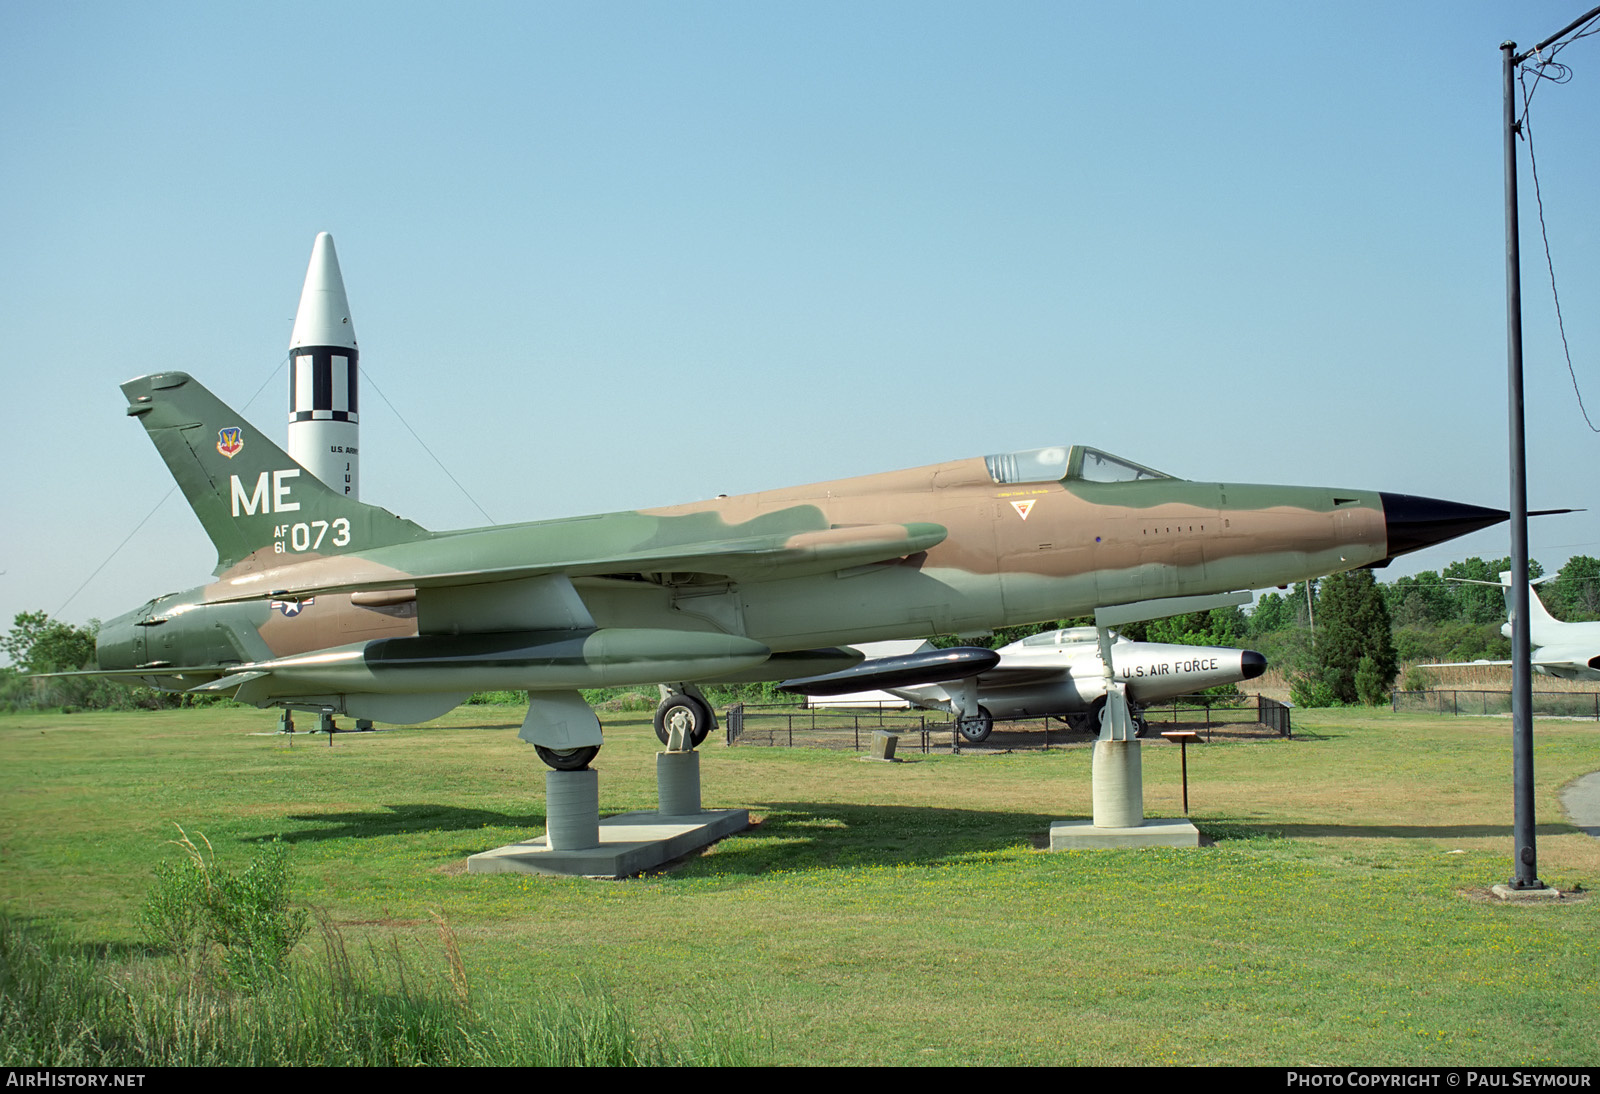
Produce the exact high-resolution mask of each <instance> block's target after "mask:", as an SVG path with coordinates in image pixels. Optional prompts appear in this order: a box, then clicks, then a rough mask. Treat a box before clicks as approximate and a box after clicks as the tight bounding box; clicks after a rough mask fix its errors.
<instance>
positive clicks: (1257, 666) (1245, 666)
mask: <svg viewBox="0 0 1600 1094" xmlns="http://www.w3.org/2000/svg"><path fill="white" fill-rule="evenodd" d="M1239 671H1240V672H1242V673H1244V678H1245V679H1246V680H1254V679H1255V678H1256V677H1257V676H1260V675H1261V674H1262V673H1263V672H1266V671H1267V659H1266V658H1265V657H1262V656H1261V655H1260V654H1259V653H1257V652H1256V651H1255V650H1243V651H1241V652H1240V654H1239Z"/></svg>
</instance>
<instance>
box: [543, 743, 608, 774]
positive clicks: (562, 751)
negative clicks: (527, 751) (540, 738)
mask: <svg viewBox="0 0 1600 1094" xmlns="http://www.w3.org/2000/svg"><path fill="white" fill-rule="evenodd" d="M533 750H534V751H535V752H537V753H538V754H539V759H541V760H543V761H544V762H545V763H547V764H549V765H550V766H551V767H553V768H555V769H556V770H557V771H582V770H583V769H584V768H586V767H588V766H589V763H590V761H591V760H593V759H594V758H595V757H596V756H598V755H599V754H600V746H599V745H586V746H585V747H583V748H546V747H545V746H544V745H534V746H533Z"/></svg>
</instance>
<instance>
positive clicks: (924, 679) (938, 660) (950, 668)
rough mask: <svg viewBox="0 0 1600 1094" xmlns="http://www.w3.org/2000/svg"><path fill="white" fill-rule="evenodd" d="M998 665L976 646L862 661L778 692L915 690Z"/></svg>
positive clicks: (791, 683) (993, 656)
mask: <svg viewBox="0 0 1600 1094" xmlns="http://www.w3.org/2000/svg"><path fill="white" fill-rule="evenodd" d="M999 663H1000V655H999V654H998V653H996V652H995V651H994V650H986V649H983V648H982V647H979V646H957V647H956V648H954V649H948V650H923V651H921V652H920V653H908V654H905V655H903V656H900V657H880V658H875V659H874V660H871V661H863V662H862V663H861V664H859V665H857V666H856V667H855V668H851V669H845V670H844V671H842V672H830V673H828V674H826V675H824V676H809V677H803V678H800V679H797V680H785V681H784V682H783V683H781V684H779V685H778V690H779V691H787V692H791V693H794V694H798V695H847V694H849V693H851V692H855V691H871V690H874V689H884V688H914V687H919V686H921V685H923V684H939V683H943V682H945V681H947V680H965V679H966V678H967V677H969V676H977V675H978V674H980V673H983V672H987V671H989V670H990V669H992V668H994V667H995V666H996V665H998V664H999Z"/></svg>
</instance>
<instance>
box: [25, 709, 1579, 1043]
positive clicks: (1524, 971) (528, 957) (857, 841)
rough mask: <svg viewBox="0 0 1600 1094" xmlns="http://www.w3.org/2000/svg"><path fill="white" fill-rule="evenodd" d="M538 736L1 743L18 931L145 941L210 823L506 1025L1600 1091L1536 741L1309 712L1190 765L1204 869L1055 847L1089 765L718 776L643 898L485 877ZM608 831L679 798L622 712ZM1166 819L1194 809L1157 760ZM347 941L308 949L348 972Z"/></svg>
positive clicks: (60, 737) (377, 942)
mask: <svg viewBox="0 0 1600 1094" xmlns="http://www.w3.org/2000/svg"><path fill="white" fill-rule="evenodd" d="M521 714H522V712H521V710H519V709H514V708H496V707H471V708H464V709H461V710H458V711H456V712H454V713H453V714H452V715H450V716H449V717H447V718H445V719H443V720H441V722H440V723H438V724H435V725H433V726H430V727H428V728H423V729H396V730H389V731H384V732H380V733H375V734H349V735H343V736H339V737H336V738H335V739H334V742H333V745H332V747H329V746H328V744H327V743H326V738H315V737H311V736H308V735H301V736H300V737H299V738H297V739H295V740H294V741H293V743H292V744H291V743H290V742H289V741H287V740H286V739H285V738H281V737H279V736H276V735H274V734H272V733H271V731H272V730H273V729H274V728H275V726H276V719H275V715H274V714H273V713H270V712H263V711H254V710H240V709H221V708H218V709H208V710H186V711H175V712H168V713H145V714H99V713H96V714H77V715H61V716H35V715H27V716H5V717H3V718H0V750H3V751H0V907H3V909H4V911H5V912H6V913H7V914H9V915H10V916H11V917H12V918H13V920H16V921H19V922H22V923H25V924H30V925H33V926H37V927H40V928H43V929H50V930H54V931H56V932H58V933H59V934H61V935H64V936H65V937H66V938H68V939H72V940H76V941H81V942H93V943H111V944H113V945H114V946H117V947H118V948H121V947H123V946H125V945H127V944H137V943H138V942H139V941H140V939H141V935H140V931H139V926H138V913H139V908H140V906H141V903H142V902H143V900H144V897H145V894H146V893H147V891H148V889H149V886H150V882H151V877H152V870H153V868H154V866H155V865H156V863H158V862H159V861H161V860H162V859H164V858H168V857H174V856H176V855H177V854H178V853H179V852H178V849H177V848H176V847H174V846H172V845H171V843H170V842H169V841H170V840H173V839H175V838H176V837H177V836H178V829H177V827H175V826H178V825H181V826H182V827H183V829H184V830H185V831H186V832H187V833H188V834H189V836H190V837H191V838H193V839H194V840H195V841H196V842H197V843H199V842H200V837H201V836H202V835H203V836H204V837H205V838H206V839H207V840H209V842H210V844H211V845H212V846H213V847H214V848H215V850H216V854H217V856H218V857H219V858H220V859H222V860H223V861H225V862H228V863H237V864H241V865H242V864H243V863H244V862H246V861H248V859H249V858H250V856H251V855H252V853H253V851H254V849H255V848H256V847H258V846H259V844H260V843H261V841H264V840H270V839H272V838H274V837H276V838H280V839H282V840H285V841H287V842H289V843H291V844H292V845H293V848H294V849H293V860H294V863H295V866H296V869H297V873H298V893H297V896H298V899H299V900H300V902H302V903H304V904H306V905H308V906H311V907H313V908H315V909H320V911H321V913H322V914H323V915H324V917H325V918H326V919H327V920H328V921H330V922H331V923H332V924H333V925H334V926H335V927H336V928H337V929H338V931H339V933H340V934H341V935H342V936H343V937H344V940H345V943H346V946H347V948H348V949H349V950H350V951H351V952H352V953H354V954H358V955H359V954H362V953H368V954H380V953H384V952H393V950H395V949H396V948H398V949H399V950H401V951H402V952H404V953H406V954H408V955H410V959H412V960H414V961H415V962H416V963H417V964H418V965H419V966H439V965H440V964H441V963H442V962H443V960H444V957H443V955H442V952H441V947H440V943H439V935H438V932H437V928H436V925H435V922H434V919H433V918H432V917H433V915H434V914H435V913H437V914H438V915H441V916H443V917H444V918H445V920H447V922H448V923H449V925H450V926H451V927H452V928H453V929H454V931H455V933H456V936H457V938H458V939H459V941H460V945H461V950H462V953H463V955H464V958H465V962H466V967H467V970H468V973H469V974H470V976H471V978H472V984H473V993H474V1005H475V1006H476V1007H478V1008H479V1009H480V1011H482V1012H484V1013H486V1014H490V1015H492V1014H493V1012H494V1010H495V1008H496V1007H502V1006H504V1007H510V1006H512V1005H514V1004H517V1003H519V1002H521V1001H524V1000H527V999H531V998H534V997H535V996H538V995H540V994H542V993H543V992H545V991H547V990H548V989H551V988H555V989H556V990H560V989H561V988H562V987H563V986H565V985H571V987H572V990H573V991H574V992H584V991H587V992H593V991H602V992H606V993H608V994H610V995H611V996H612V997H613V998H615V999H617V1000H619V1001H620V1002H621V1003H622V1004H623V1005H624V1006H625V1007H626V1008H627V1010H628V1011H629V1012H630V1013H631V1014H632V1015H633V1016H634V1018H635V1019H636V1020H637V1021H638V1022H640V1023H643V1024H648V1025H649V1026H651V1027H652V1028H658V1029H662V1030H666V1031H671V1032H686V1031H688V1030H690V1029H691V1027H694V1028H720V1029H732V1030H755V1031H757V1033H758V1035H759V1037H760V1039H761V1041H762V1042H763V1043H764V1044H765V1045H766V1049H765V1051H766V1054H767V1055H766V1059H767V1060H768V1061H769V1062H772V1063H817V1064H825V1063H831V1064H837V1063H919V1062H926V1063H939V1064H949V1063H1083V1064H1124V1063H1181V1064H1192V1063H1243V1064H1319V1063H1320V1064H1380V1063H1382V1064H1435V1065H1443V1064H1497V1065H1510V1064H1522V1063H1552V1064H1568V1065H1578V1064H1583V1065H1595V1064H1597V1063H1600V901H1597V900H1594V899H1586V896H1587V894H1582V893H1580V894H1579V896H1578V897H1577V898H1576V899H1570V900H1566V901H1562V902H1560V903H1559V904H1557V905H1553V906H1551V905H1543V906H1532V907H1530V906H1520V905H1519V906H1509V905H1505V904H1502V903H1500V902H1498V901H1495V900H1492V899H1488V898H1486V897H1485V896H1484V891H1485V890H1486V889H1487V887H1488V886H1490V885H1492V884H1494V883H1495V882H1498V881H1503V880H1506V879H1507V878H1509V877H1510V875H1511V873H1512V866H1511V815H1512V813H1511V797H1510V795H1511V749H1510V725H1509V720H1508V719H1505V718H1452V717H1447V716H1435V715H1417V716H1412V715H1402V716H1395V715H1392V714H1390V713H1388V712H1387V711H1378V712H1368V711H1358V710H1331V711H1296V712H1295V718H1296V728H1297V731H1298V734H1299V735H1298V736H1297V738H1296V739H1295V740H1292V741H1277V740H1273V741H1260V742H1230V743H1215V744H1210V745H1202V746H1197V747H1191V748H1190V750H1189V774H1190V804H1191V816H1192V817H1193V819H1194V820H1195V822H1196V823H1197V824H1198V825H1199V827H1200V828H1201V830H1202V832H1204V833H1205V834H1206V835H1207V836H1209V837H1211V838H1212V839H1214V840H1215V843H1214V845H1212V846H1208V847H1206V848H1203V849H1200V850H1196V851H1168V850H1146V851H1109V852H1086V851H1081V852H1069V853H1059V854H1051V853H1048V852H1045V851H1041V850H1039V849H1038V847H1039V845H1040V843H1041V841H1042V839H1043V837H1044V834H1045V832H1046V830H1047V828H1048V826H1049V824H1050V822H1051V821H1052V820H1054V819H1060V818H1073V817H1085V816H1088V815H1089V811H1090V782H1089V761H1090V752H1089V750H1088V749H1087V748H1083V747H1079V748H1068V749H1062V750H1055V751H1050V752H1047V753H1027V754H1022V753H1018V754H1009V755H999V756H977V755H964V756H922V755H916V754H913V755H910V756H908V757H907V758H906V762H902V763H896V764H892V765H891V764H880V763H872V762H869V761H864V760H862V759H860V758H858V757H856V756H854V755H852V754H848V753H840V752H830V751H823V750H803V749H794V750H789V749H768V748H734V749H729V748H726V747H724V746H722V745H720V744H716V743H712V744H708V745H707V746H705V747H704V748H703V750H702V751H703V753H704V757H703V761H702V773H703V784H704V795H703V796H704V800H705V802H706V804H707V806H714V807H744V808H748V809H749V810H750V811H751V813H752V816H753V818H755V819H756V820H757V821H758V824H757V826H756V827H754V828H753V829H752V830H750V831H749V832H747V833H745V834H743V835H740V836H737V837H735V838H731V839H728V840H725V841H723V842H722V843H721V844H719V845H718V846H717V847H715V848H714V849H713V850H712V851H711V852H710V853H708V854H705V855H703V856H701V857H698V858H695V859H692V860H690V861H687V862H684V863H681V864H678V865H677V866H675V867H674V868H673V869H671V870H670V871H668V872H666V873H663V874H660V875H657V876H651V877H644V878H635V879H630V880H626V881H620V882H602V881H585V880H578V879H564V878H547V877H535V876H526V875H488V876H477V875H469V874H467V873H466V869H465V860H466V857H467V856H468V855H469V854H472V853H474V852H476V851H480V850H484V849H487V848H490V847H495V846H498V845H501V844H504V843H510V842H514V841H516V840H519V839H524V838H528V837H529V836H532V835H537V834H539V833H540V832H542V830H543V821H544V817H543V808H544V773H545V768H544V767H543V765H542V764H540V763H539V762H538V760H537V758H536V757H535V756H534V755H533V750H532V749H531V748H530V747H528V746H526V745H524V744H523V743H522V742H520V741H518V740H517V738H516V729H517V726H518V724H519V723H520V721H521ZM1536 736H1537V744H1536V761H1535V762H1536V777H1537V791H1538V801H1537V805H1536V815H1537V821H1538V826H1539V874H1540V876H1541V878H1543V879H1544V880H1545V881H1546V882H1547V883H1549V884H1552V885H1555V886H1557V887H1559V888H1561V889H1564V890H1565V889H1576V888H1580V887H1581V888H1583V889H1592V888H1594V887H1595V886H1596V885H1600V841H1597V840H1595V839H1592V838H1591V837H1589V836H1587V835H1584V834H1583V833H1581V832H1578V831H1577V830H1576V829H1574V828H1573V827H1572V826H1571V825H1570V824H1569V823H1568V822H1567V820H1566V818H1565V817H1564V815H1563V814H1562V812H1561V808H1560V801H1559V791H1560V789H1561V787H1562V786H1563V785H1565V784H1566V783H1568V782H1570V781H1571V780H1573V779H1574V778H1577V777H1578V776H1580V775H1582V774H1585V773H1587V772H1589V771H1591V770H1595V769H1600V727H1597V726H1596V725H1595V723H1593V722H1587V723H1585V722H1576V721H1558V720H1545V721H1540V722H1539V723H1538V727H1537V730H1536ZM607 741H608V743H607V745H606V748H605V749H604V750H603V751H602V753H601V755H600V759H599V760H598V761H597V763H596V767H597V768H598V769H599V771H600V794H601V803H602V808H603V810H604V811H605V812H608V813H609V812H623V811H627V810H632V809H642V808H651V807H653V805H654V794H655V790H654V760H653V754H654V752H655V751H656V749H657V747H658V745H657V743H656V740H655V737H654V735H653V733H652V732H651V730H650V726H649V722H648V720H647V718H646V717H644V716H641V715H613V716H611V717H610V718H609V719H608V720H607ZM1144 770H1145V787H1146V813H1147V815H1150V816H1162V815H1169V816H1170V815H1175V814H1176V813H1177V812H1179V811H1180V806H1179V786H1178V751H1177V749H1176V748H1175V747H1173V746H1170V745H1152V746H1150V747H1147V748H1146V749H1145V750H1144ZM317 950H318V946H317V942H316V939H315V938H314V937H313V938H308V939H307V941H306V942H304V943H302V953H303V954H304V959H305V960H308V961H310V960H316V959H317Z"/></svg>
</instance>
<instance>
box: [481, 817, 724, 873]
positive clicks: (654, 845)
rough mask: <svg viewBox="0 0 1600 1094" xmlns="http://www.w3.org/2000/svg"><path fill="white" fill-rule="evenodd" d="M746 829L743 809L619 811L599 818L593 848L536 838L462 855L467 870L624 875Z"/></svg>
mask: <svg viewBox="0 0 1600 1094" xmlns="http://www.w3.org/2000/svg"><path fill="white" fill-rule="evenodd" d="M748 827H750V811H749V810H748V809H714V810H706V811H705V812H703V813H697V814H694V815H693V816H685V817H672V816H662V815H661V814H660V813H647V812H640V813H622V814H619V815H618V816H615V817H607V818H606V819H605V820H602V821H601V822H600V846H598V847H579V848H572V849H569V850H564V851H553V850H551V849H550V847H549V844H548V842H547V841H546V839H545V837H544V836H539V837H538V838H536V839H530V840H524V841H523V842H522V843H513V844H511V845H510V846H509V847H497V848H495V849H494V850H493V851H483V852H480V853H479V854H476V855H472V856H471V857H469V858H468V859H467V873H469V874H518V873H520V874H566V875H569V876H576V877H606V878H619V877H628V876H630V875H632V874H637V873H639V872H641V871H643V870H650V869H654V868H655V867H657V866H660V865H661V864H662V863H663V862H670V861H672V860H673V859H675V858H677V857H679V856H680V855H687V854H688V853H689V852H690V851H695V850H698V849H700V848H701V847H706V846H708V845H710V844H713V843H715V842H717V841H718V840H719V839H723V838H724V837H727V836H731V835H733V834H734V833H735V832H742V831H744V830H745V829H746V828H748Z"/></svg>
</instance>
